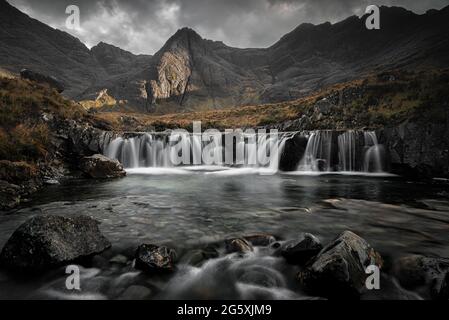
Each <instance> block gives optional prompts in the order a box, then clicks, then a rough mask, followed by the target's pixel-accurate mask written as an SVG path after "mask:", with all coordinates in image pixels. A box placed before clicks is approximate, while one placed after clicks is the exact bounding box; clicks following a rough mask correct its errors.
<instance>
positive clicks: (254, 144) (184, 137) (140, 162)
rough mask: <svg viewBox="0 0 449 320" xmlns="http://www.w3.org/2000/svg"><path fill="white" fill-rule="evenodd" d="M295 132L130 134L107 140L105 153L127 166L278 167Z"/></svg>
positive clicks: (132, 167)
mask: <svg viewBox="0 0 449 320" xmlns="http://www.w3.org/2000/svg"><path fill="white" fill-rule="evenodd" d="M293 135H294V133H281V134H278V135H277V134H270V133H265V134H263V133H262V134H260V133H257V134H246V133H241V134H240V133H236V134H233V136H232V139H231V140H230V141H231V143H227V142H226V141H227V140H226V135H225V134H224V135H222V134H220V136H219V138H218V139H212V140H211V141H208V140H207V139H206V140H204V139H203V137H202V135H201V134H174V135H171V136H170V135H169V134H161V133H159V134H158V133H143V134H134V135H129V134H128V135H125V136H123V137H117V138H115V139H113V140H112V141H110V142H108V143H106V144H105V146H104V154H105V155H106V156H107V157H109V158H111V159H117V160H119V161H120V162H121V163H122V164H123V166H124V167H125V168H127V169H134V168H168V167H173V166H180V165H194V166H199V165H218V166H229V167H245V168H266V169H270V170H273V171H277V170H278V166H279V157H280V154H281V153H282V151H283V148H284V145H285V141H286V140H288V139H290V138H291V137H292V136H293ZM239 155H240V156H239Z"/></svg>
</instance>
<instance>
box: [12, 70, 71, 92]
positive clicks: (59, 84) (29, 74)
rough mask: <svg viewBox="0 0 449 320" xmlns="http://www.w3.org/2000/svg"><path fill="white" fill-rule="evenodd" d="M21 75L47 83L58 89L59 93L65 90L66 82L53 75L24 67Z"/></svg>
mask: <svg viewBox="0 0 449 320" xmlns="http://www.w3.org/2000/svg"><path fill="white" fill-rule="evenodd" d="M20 77H21V78H22V79H26V80H30V81H34V82H37V83H41V84H46V85H48V86H50V87H51V88H53V89H55V90H56V91H58V93H61V92H63V91H64V90H65V87H64V84H63V83H62V82H61V81H59V80H58V79H56V78H55V77H53V76H47V75H44V74H41V73H39V72H34V71H32V70H28V69H23V70H22V71H20Z"/></svg>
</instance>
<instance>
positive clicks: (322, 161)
mask: <svg viewBox="0 0 449 320" xmlns="http://www.w3.org/2000/svg"><path fill="white" fill-rule="evenodd" d="M331 154H332V131H315V132H313V133H312V134H311V135H310V137H309V142H308V143H307V147H306V151H305V153H304V157H303V159H302V160H301V162H300V164H299V171H330V169H331Z"/></svg>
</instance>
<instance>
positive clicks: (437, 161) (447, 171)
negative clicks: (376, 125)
mask: <svg viewBox="0 0 449 320" xmlns="http://www.w3.org/2000/svg"><path fill="white" fill-rule="evenodd" d="M379 136H380V143H383V144H384V145H385V146H386V148H387V151H388V153H389V158H390V163H391V171H392V172H394V173H397V174H400V175H405V176H412V177H442V178H449V113H447V112H446V114H441V115H440V118H439V120H438V122H433V121H427V122H426V121H419V120H418V121H407V122H404V123H402V124H400V125H399V126H395V127H387V128H385V129H383V130H380V131H379Z"/></svg>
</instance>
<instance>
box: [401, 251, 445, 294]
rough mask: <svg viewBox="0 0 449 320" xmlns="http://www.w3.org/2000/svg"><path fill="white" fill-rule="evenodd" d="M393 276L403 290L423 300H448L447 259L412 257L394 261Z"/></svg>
mask: <svg viewBox="0 0 449 320" xmlns="http://www.w3.org/2000/svg"><path fill="white" fill-rule="evenodd" d="M394 275H395V277H396V278H397V279H398V280H399V283H400V284H401V286H403V287H404V288H405V289H408V290H412V291H416V292H418V293H419V294H420V295H421V296H422V297H423V298H425V299H434V300H446V301H447V300H448V299H449V290H448V286H449V259H447V258H437V257H435V258H434V257H424V256H420V255H413V256H408V257H403V258H401V259H399V260H398V261H396V263H395V266H394Z"/></svg>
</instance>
